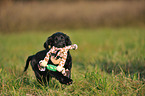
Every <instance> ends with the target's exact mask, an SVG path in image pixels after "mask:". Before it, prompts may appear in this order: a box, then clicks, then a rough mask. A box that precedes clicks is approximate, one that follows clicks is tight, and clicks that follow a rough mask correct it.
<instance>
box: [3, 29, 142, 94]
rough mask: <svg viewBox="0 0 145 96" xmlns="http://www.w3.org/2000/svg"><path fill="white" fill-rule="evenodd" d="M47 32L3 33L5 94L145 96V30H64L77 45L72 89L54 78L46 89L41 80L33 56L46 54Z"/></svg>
mask: <svg viewBox="0 0 145 96" xmlns="http://www.w3.org/2000/svg"><path fill="white" fill-rule="evenodd" d="M53 32H55V31H51V33H48V32H35V33H34V32H23V33H18V32H17V33H12V34H0V44H1V47H0V95H1V96H3V95H13V96H19V95H20V96H26V95H27V96H32V95H33V96H35V95H36V96H40V95H41V96H46V95H50V96H65V95H66V96H67V95H76V96H78V95H84V96H93V95H94V96H100V95H101V96H110V95H113V96H114V95H119V96H120V95H125V96H136V95H138V96H144V95H145V91H144V90H145V50H144V49H145V29H144V28H99V29H77V30H63V32H64V33H66V34H68V35H69V36H70V38H71V40H72V43H73V44H74V43H76V44H78V46H79V48H78V50H76V51H71V54H72V57H73V67H72V79H73V84H72V85H70V86H66V85H61V84H60V83H59V82H58V81H57V80H55V79H51V81H50V86H49V87H44V86H41V85H39V83H38V82H37V81H36V79H35V76H34V73H33V71H32V69H31V67H30V66H29V68H28V70H27V74H23V69H24V66H25V61H26V59H27V57H28V56H29V55H32V54H35V53H36V52H38V51H40V50H43V49H44V48H43V43H44V42H45V40H46V38H47V37H48V36H50V35H51V34H52V33H53Z"/></svg>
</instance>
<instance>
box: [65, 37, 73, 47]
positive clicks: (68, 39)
mask: <svg viewBox="0 0 145 96" xmlns="http://www.w3.org/2000/svg"><path fill="white" fill-rule="evenodd" d="M65 42H66V46H68V45H71V44H72V43H71V41H70V38H69V36H67V35H66V36H65Z"/></svg>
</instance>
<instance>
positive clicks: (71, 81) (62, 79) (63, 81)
mask: <svg viewBox="0 0 145 96" xmlns="http://www.w3.org/2000/svg"><path fill="white" fill-rule="evenodd" d="M60 83H62V84H66V85H71V84H72V83H73V80H72V79H69V78H67V77H65V78H61V81H60Z"/></svg>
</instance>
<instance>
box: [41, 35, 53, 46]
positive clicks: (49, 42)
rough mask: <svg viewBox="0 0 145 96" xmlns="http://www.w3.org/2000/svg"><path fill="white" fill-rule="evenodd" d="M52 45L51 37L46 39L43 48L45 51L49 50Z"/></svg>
mask: <svg viewBox="0 0 145 96" xmlns="http://www.w3.org/2000/svg"><path fill="white" fill-rule="evenodd" d="M52 45H53V39H52V36H50V37H48V38H47V40H46V42H45V43H44V45H43V46H44V48H45V49H50V47H51V46H52Z"/></svg>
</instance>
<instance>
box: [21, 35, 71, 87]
mask: <svg viewBox="0 0 145 96" xmlns="http://www.w3.org/2000/svg"><path fill="white" fill-rule="evenodd" d="M68 45H71V41H70V38H69V36H67V35H66V34H64V33H62V32H57V33H54V34H53V35H52V36H50V37H48V39H47V40H46V42H45V43H44V48H45V49H46V50H42V51H39V52H38V53H36V54H35V55H32V56H29V57H28V59H27V61H26V66H25V69H24V72H25V71H26V70H27V68H28V66H29V62H30V63H31V66H32V69H33V71H34V73H35V76H36V79H37V81H38V82H39V83H41V84H44V85H47V84H49V78H50V77H54V78H56V79H57V80H59V82H60V83H62V84H67V85H70V84H72V79H70V77H71V67H72V57H71V55H70V52H69V51H68V55H67V59H66V63H65V65H64V68H65V69H68V71H67V75H66V76H64V75H63V74H62V73H60V72H57V71H56V72H54V71H50V70H47V69H46V70H45V71H40V70H39V68H38V66H39V61H40V60H43V59H44V57H45V56H46V54H47V52H48V51H49V50H50V48H51V47H52V46H55V47H58V48H62V47H65V46H68ZM55 55H56V54H55ZM48 64H53V63H52V61H51V60H49V61H48Z"/></svg>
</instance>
